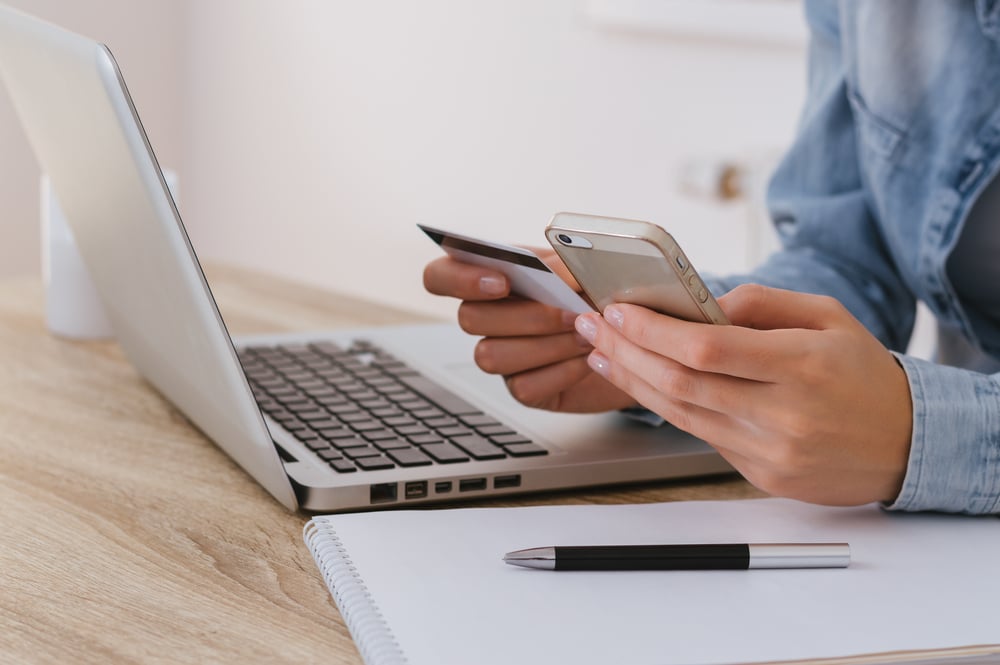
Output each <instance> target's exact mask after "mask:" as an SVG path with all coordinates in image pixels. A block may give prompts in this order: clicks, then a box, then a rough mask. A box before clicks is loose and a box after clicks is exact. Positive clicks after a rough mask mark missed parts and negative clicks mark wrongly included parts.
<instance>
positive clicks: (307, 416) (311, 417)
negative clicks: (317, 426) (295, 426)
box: [298, 409, 330, 422]
mask: <svg viewBox="0 0 1000 665" xmlns="http://www.w3.org/2000/svg"><path fill="white" fill-rule="evenodd" d="M298 416H299V420H304V421H306V422H312V421H320V420H329V418H330V414H329V413H327V412H326V411H322V410H320V409H315V410H313V411H299V412H298Z"/></svg>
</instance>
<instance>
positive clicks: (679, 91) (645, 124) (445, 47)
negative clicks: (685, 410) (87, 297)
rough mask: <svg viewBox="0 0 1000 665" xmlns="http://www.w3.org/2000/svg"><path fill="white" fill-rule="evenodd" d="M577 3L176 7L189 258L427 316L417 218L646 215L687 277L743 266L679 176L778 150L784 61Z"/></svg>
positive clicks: (740, 223)
mask: <svg viewBox="0 0 1000 665" xmlns="http://www.w3.org/2000/svg"><path fill="white" fill-rule="evenodd" d="M583 7H584V5H583V3H582V2H580V1H578V0H549V1H545V2H539V1H537V0H516V1H509V2H497V1H494V2H462V1H459V0H421V2H406V1H404V0H377V1H372V2H363V3H349V2H330V1H327V0H285V1H283V2H279V1H277V0H256V1H255V2H247V1H246V0H213V2H210V3H201V4H198V5H196V6H194V5H193V6H192V11H191V14H190V16H189V19H188V22H187V25H186V32H185V38H186V49H185V51H186V54H187V56H186V60H185V69H184V73H183V79H184V82H185V87H184V90H185V93H186V96H185V104H184V107H183V109H184V114H185V122H184V135H183V146H184V153H183V164H182V169H181V170H182V173H181V180H182V183H181V187H182V189H183V192H184V194H183V207H182V210H183V213H184V215H185V218H186V220H187V222H188V226H189V229H190V231H191V233H192V237H193V239H194V242H195V244H196V246H197V247H199V250H200V252H201V254H202V255H203V256H207V257H215V258H223V259H226V260H229V261H232V262H237V263H240V264H245V265H254V266H261V267H265V268H267V269H269V270H272V271H274V272H277V273H280V274H284V275H288V276H293V277H297V278H300V279H303V280H306V281H309V282H313V283H317V284H322V285H325V286H330V287H334V288H338V289H342V290H351V291H355V292H358V293H360V294H362V295H364V296H367V297H371V298H376V299H379V300H381V301H384V302H387V303H392V304H396V305H401V306H404V307H409V308H412V309H418V310H423V311H435V312H442V313H443V312H447V311H451V309H452V308H453V303H447V302H444V301H443V300H441V299H436V298H433V297H431V296H429V295H426V294H424V293H423V291H422V289H421V285H420V274H421V270H422V267H423V265H424V263H425V262H426V261H427V260H429V259H431V258H433V257H435V256H437V250H436V248H434V247H433V246H432V245H431V243H430V242H429V241H428V240H426V239H425V238H423V237H422V236H421V235H420V234H419V233H418V231H417V230H416V228H415V227H414V223H415V222H417V221H426V222H429V223H433V224H436V225H439V226H442V227H444V228H452V229H456V230H465V231H467V232H472V233H479V234H484V235H487V236H488V237H491V238H494V239H497V240H505V241H511V242H518V243H527V244H541V243H544V238H543V236H542V229H543V227H544V225H545V224H546V222H547V221H548V218H549V216H550V215H551V214H552V213H553V212H555V211H557V210H564V209H568V210H576V211H582V212H593V213H603V214H611V215H616V216H625V217H635V218H640V219H650V220H654V221H657V222H660V223H662V224H664V225H666V226H668V227H669V228H670V229H671V230H672V231H673V232H674V234H675V236H677V237H678V238H679V239H680V241H681V242H682V244H684V245H685V246H686V247H687V250H688V254H689V255H690V256H691V257H692V258H693V259H694V260H695V261H696V263H697V264H698V265H699V267H700V268H701V269H702V270H712V271H726V270H732V269H741V268H743V267H745V265H746V263H747V260H748V259H747V255H748V251H747V248H746V245H747V243H748V242H749V240H748V230H747V224H746V221H747V218H748V215H747V212H746V209H745V208H744V207H743V206H739V205H737V206H730V207H726V208H720V207H719V206H715V205H706V204H704V203H699V202H694V201H691V200H689V199H685V198H683V197H681V196H679V195H678V194H677V192H676V191H675V190H676V186H675V182H676V178H677V174H676V171H677V170H678V168H679V164H680V163H681V162H684V161H686V160H689V159H691V158H702V157H706V156H708V157H715V156H717V157H720V158H727V159H728V158H732V157H737V158H740V157H744V156H748V157H749V158H751V159H756V158H757V157H759V156H761V155H771V154H773V153H774V152H776V151H778V150H780V148H781V147H782V146H784V145H785V144H786V143H787V141H788V140H789V139H790V137H791V134H792V131H793V128H794V124H795V119H796V117H797V114H798V110H799V104H800V100H801V97H802V94H803V90H804V68H803V64H802V52H801V49H795V48H791V49H789V48H774V47H766V46H759V45H758V46H754V45H743V46H740V47H736V46H726V45H723V44H720V43H718V42H712V41H704V40H695V39H684V38H680V39H678V38H666V37H664V36H662V35H657V34H650V33H636V32H629V31H627V30H621V29H608V28H607V27H602V26H601V25H597V24H595V23H594V22H593V21H592V20H590V19H589V18H588V15H587V14H586V13H585V12H584V11H583ZM724 18H725V17H724V16H720V20H724ZM154 142H155V137H154Z"/></svg>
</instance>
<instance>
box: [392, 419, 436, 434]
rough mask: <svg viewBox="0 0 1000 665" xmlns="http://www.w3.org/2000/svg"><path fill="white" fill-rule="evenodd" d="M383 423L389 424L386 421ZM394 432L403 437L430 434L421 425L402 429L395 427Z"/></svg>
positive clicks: (405, 426) (406, 426)
mask: <svg viewBox="0 0 1000 665" xmlns="http://www.w3.org/2000/svg"><path fill="white" fill-rule="evenodd" d="M385 422H386V424H391V423H389V422H388V421H385ZM396 432H397V433H399V434H402V435H403V436H415V435H417V434H430V433H431V431H430V430H429V429H427V428H426V427H424V426H423V425H404V426H403V427H397V428H396Z"/></svg>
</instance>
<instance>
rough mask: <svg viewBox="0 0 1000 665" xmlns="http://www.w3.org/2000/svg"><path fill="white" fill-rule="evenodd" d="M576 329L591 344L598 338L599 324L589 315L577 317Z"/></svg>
mask: <svg viewBox="0 0 1000 665" xmlns="http://www.w3.org/2000/svg"><path fill="white" fill-rule="evenodd" d="M576 331H577V332H578V333H580V336H581V337H583V338H584V339H585V340H587V341H588V342H590V343H591V344H593V343H594V340H595V339H597V326H596V325H595V324H594V322H593V321H592V320H591V319H590V317H589V316H587V315H583V316H578V317H576Z"/></svg>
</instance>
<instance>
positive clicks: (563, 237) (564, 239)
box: [556, 233, 573, 245]
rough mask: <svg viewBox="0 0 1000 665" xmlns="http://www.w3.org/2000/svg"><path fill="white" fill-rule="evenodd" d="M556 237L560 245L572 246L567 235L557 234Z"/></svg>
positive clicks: (570, 239) (571, 240) (571, 241)
mask: <svg viewBox="0 0 1000 665" xmlns="http://www.w3.org/2000/svg"><path fill="white" fill-rule="evenodd" d="M556 237H557V238H559V242H561V243H562V244H564V245H572V244H573V239H572V238H570V237H569V236H568V235H566V234H565V233H560V234H559V235H558V236H556Z"/></svg>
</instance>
